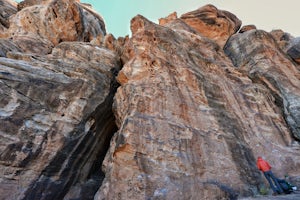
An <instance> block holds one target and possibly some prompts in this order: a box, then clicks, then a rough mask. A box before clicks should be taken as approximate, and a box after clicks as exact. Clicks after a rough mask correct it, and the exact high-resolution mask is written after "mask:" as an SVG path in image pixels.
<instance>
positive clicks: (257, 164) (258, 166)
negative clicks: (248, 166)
mask: <svg viewBox="0 0 300 200" xmlns="http://www.w3.org/2000/svg"><path fill="white" fill-rule="evenodd" d="M256 166H257V168H258V169H259V170H261V168H260V164H259V162H257V163H256Z"/></svg>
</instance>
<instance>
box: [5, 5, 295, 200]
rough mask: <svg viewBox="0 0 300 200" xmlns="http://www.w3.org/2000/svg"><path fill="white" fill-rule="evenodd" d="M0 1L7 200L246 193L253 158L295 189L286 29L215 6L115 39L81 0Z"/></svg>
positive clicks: (141, 20) (137, 20)
mask: <svg viewBox="0 0 300 200" xmlns="http://www.w3.org/2000/svg"><path fill="white" fill-rule="evenodd" d="M0 11H1V13H0V14H1V15H0V29H1V32H0V199H4V200H16V199H17V200H25V199H26V200H53V199H57V200H60V199H61V200H62V199H63V200H74V199H77V200H81V199H82V200H83V199H84V200H89V199H95V200H100V199H105V200H110V199H113V200H114V199H189V200H190V199H195V200H198V199H238V198H242V197H251V196H256V195H257V194H259V191H260V189H261V188H263V187H265V186H264V185H268V184H267V183H266V180H265V179H264V177H263V176H262V174H261V173H260V172H259V171H258V170H257V169H256V166H255V162H256V157H257V156H263V157H265V158H266V159H267V160H268V161H269V162H270V163H271V165H272V166H273V172H274V173H275V174H276V175H277V176H278V177H280V178H282V177H283V176H284V175H286V174H288V175H289V178H290V182H292V183H293V184H294V185H296V186H297V187H300V185H299V183H300V151H299V150H300V145H299V141H300V130H299V127H300V121H299V119H300V88H299V87H300V77H299V70H300V67H299V65H298V64H297V59H295V57H294V56H293V55H294V54H293V53H294V52H295V51H292V52H293V53H292V54H291V49H292V48H295V47H296V46H295V45H297V44H296V43H295V41H297V39H294V37H293V36H291V35H290V34H288V33H285V32H284V31H281V30H275V31H272V32H270V33H267V32H265V31H263V30H257V29H256V28H255V25H248V26H244V27H243V28H242V29H241V30H240V31H239V28H240V26H241V21H240V20H239V19H238V18H237V17H236V16H235V15H233V14H231V13H229V12H228V11H221V10H218V9H217V8H216V7H214V6H213V5H206V6H204V7H201V8H199V9H196V10H195V11H191V12H189V13H186V14H183V15H182V16H181V17H179V18H178V17H177V14H176V12H174V13H172V14H170V15H169V16H168V17H166V18H161V19H160V20H159V25H158V24H155V23H153V22H151V21H149V20H148V19H146V18H145V17H143V16H141V15H138V16H136V17H134V18H133V19H132V21H131V31H132V36H131V37H128V36H126V37H124V38H122V37H120V38H117V39H116V38H114V36H113V35H112V34H106V30H105V24H104V20H103V19H102V17H101V16H100V15H99V14H97V13H96V12H95V11H94V10H93V9H92V7H91V6H90V5H87V4H84V3H80V2H79V1H78V0H25V1H22V2H20V3H19V4H17V3H15V2H12V1H10V0H2V1H0ZM3 13H4V14H3ZM238 32H239V33H238ZM116 81H117V82H118V83H117V82H116ZM297 197H299V195H298V196H297V194H296V198H297Z"/></svg>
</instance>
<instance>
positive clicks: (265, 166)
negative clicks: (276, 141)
mask: <svg viewBox="0 0 300 200" xmlns="http://www.w3.org/2000/svg"><path fill="white" fill-rule="evenodd" d="M256 165H257V168H258V169H259V170H260V171H262V172H263V173H264V175H265V177H266V179H267V180H268V182H269V184H270V186H271V188H272V190H273V192H274V193H275V194H277V193H279V194H281V193H283V190H282V188H281V187H280V185H279V183H278V181H277V178H276V177H275V176H274V174H273V173H272V171H271V168H272V167H271V166H270V164H269V163H268V162H267V161H265V160H263V159H262V157H260V156H259V157H258V158H257V162H256ZM273 182H274V183H275V185H276V187H275V186H274V184H273Z"/></svg>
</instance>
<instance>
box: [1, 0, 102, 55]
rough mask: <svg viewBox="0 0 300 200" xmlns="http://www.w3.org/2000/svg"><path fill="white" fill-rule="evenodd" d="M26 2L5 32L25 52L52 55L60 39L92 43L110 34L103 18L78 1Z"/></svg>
mask: <svg viewBox="0 0 300 200" xmlns="http://www.w3.org/2000/svg"><path fill="white" fill-rule="evenodd" d="M24 2H25V3H24V4H25V5H26V7H25V6H24V8H23V9H21V10H20V11H19V12H17V13H16V14H15V15H14V16H13V17H12V19H11V26H10V27H9V29H8V30H7V32H6V35H5V36H6V38H11V39H12V40H13V41H14V43H16V44H17V45H18V46H19V47H20V48H21V49H22V50H23V51H24V52H28V53H38V54H48V53H50V52H51V49H52V48H53V47H54V46H56V45H57V44H59V43H60V42H64V41H84V42H89V41H91V40H93V39H94V38H96V37H97V36H98V35H105V34H106V30H105V25H104V21H103V19H102V17H101V16H100V15H99V14H97V13H96V12H95V11H93V9H92V8H90V7H88V6H86V5H84V4H80V3H79V2H77V1H75V0H47V1H29V2H27V1H24Z"/></svg>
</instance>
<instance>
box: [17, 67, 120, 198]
mask: <svg viewBox="0 0 300 200" xmlns="http://www.w3.org/2000/svg"><path fill="white" fill-rule="evenodd" d="M112 73H113V71H112ZM117 87H118V84H117V82H116V80H113V81H112V82H111V88H110V93H109V95H108V96H107V98H106V99H105V101H104V102H103V103H102V104H100V105H99V106H98V107H97V108H96V110H95V111H94V112H93V113H92V114H91V115H90V116H89V117H88V118H87V119H86V120H82V122H81V123H80V124H79V125H78V126H77V129H76V130H75V131H74V135H80V133H83V132H84V129H85V123H86V122H87V121H88V120H89V119H93V120H94V121H95V122H94V124H93V125H92V127H91V128H90V131H89V132H88V133H87V134H85V135H83V136H80V137H76V138H73V139H72V138H71V139H68V140H65V142H64V147H63V149H61V150H60V151H59V152H58V153H57V155H56V156H55V157H54V159H53V160H52V161H51V162H50V164H49V165H48V166H47V167H46V168H45V169H44V170H43V171H42V172H41V174H40V176H39V178H38V179H37V180H34V181H33V182H32V185H31V186H30V187H29V188H28V190H27V191H26V192H25V194H24V198H23V200H50V199H57V200H59V199H64V198H65V197H66V195H67V197H66V198H65V199H72V200H75V199H78V200H79V199H85V200H89V199H93V198H94V195H95V193H96V192H97V190H98V189H99V187H100V186H101V184H102V181H103V179H104V176H105V175H104V173H103V172H102V170H101V165H102V162H103V160H104V157H105V155H106V153H107V151H108V148H109V144H110V140H111V138H112V136H113V134H114V133H115V132H116V131H117V126H116V124H115V118H114V115H113V112H112V102H113V97H114V95H115V93H116V90H117ZM49 134H51V133H49ZM49 137H50V136H49ZM78 190H79V191H80V192H78ZM72 191H77V192H76V193H77V194H76V195H74V194H72ZM74 193H75V192H74Z"/></svg>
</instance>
